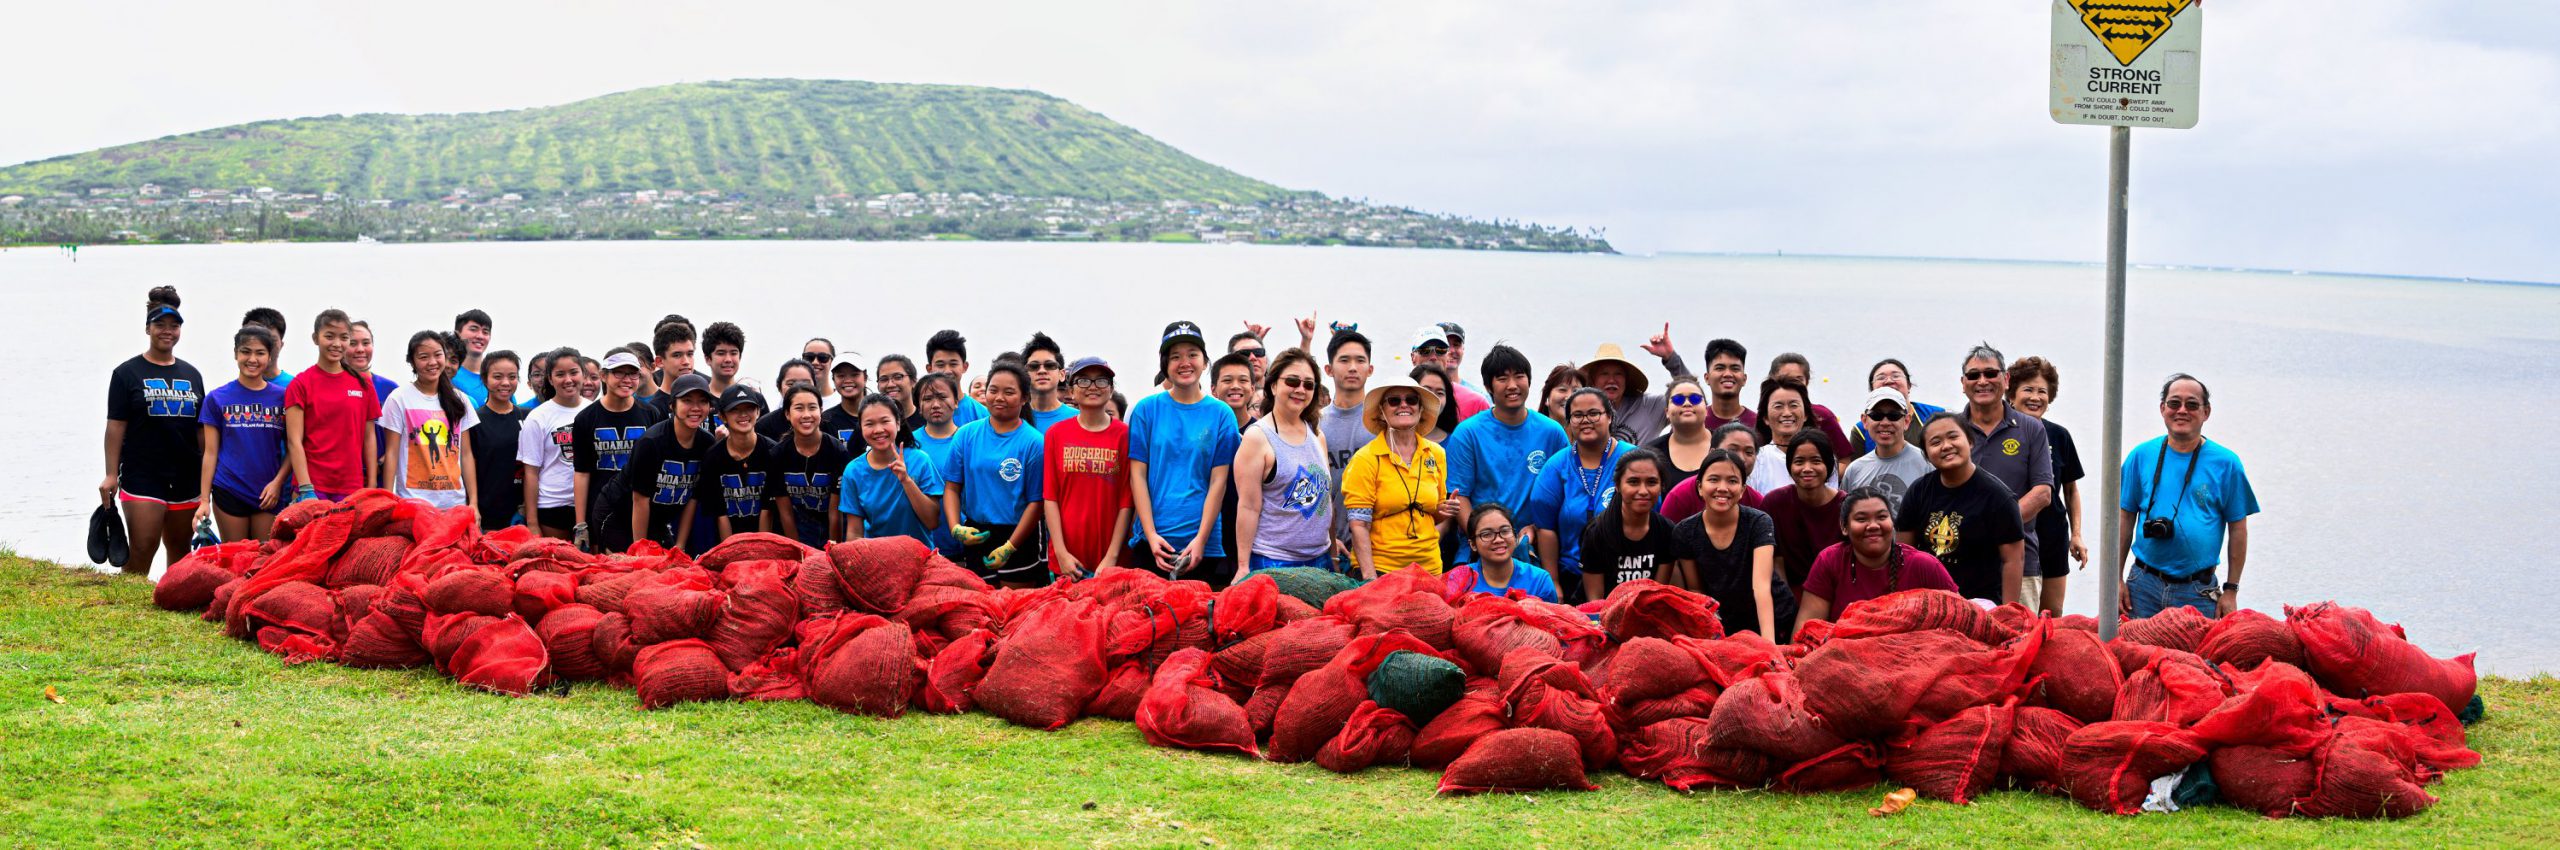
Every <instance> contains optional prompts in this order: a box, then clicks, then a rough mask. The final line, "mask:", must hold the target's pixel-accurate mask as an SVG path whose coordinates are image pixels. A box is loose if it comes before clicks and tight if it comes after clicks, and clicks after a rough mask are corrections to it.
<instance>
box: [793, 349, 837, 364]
mask: <svg viewBox="0 0 2560 850" xmlns="http://www.w3.org/2000/svg"><path fill="white" fill-rule="evenodd" d="M800 359H802V360H806V361H809V362H811V363H822V364H823V363H833V362H835V360H836V356H835V355H833V354H828V353H826V352H824V351H812V352H809V353H806V354H802V355H800Z"/></svg>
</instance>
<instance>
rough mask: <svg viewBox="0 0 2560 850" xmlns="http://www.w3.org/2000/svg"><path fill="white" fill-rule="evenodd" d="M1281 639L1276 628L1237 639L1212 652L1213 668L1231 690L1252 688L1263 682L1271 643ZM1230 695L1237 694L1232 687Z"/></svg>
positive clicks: (1210, 661) (1210, 658)
mask: <svg viewBox="0 0 2560 850" xmlns="http://www.w3.org/2000/svg"><path fill="white" fill-rule="evenodd" d="M1279 640H1280V632H1279V631H1277V630H1273V631H1268V632H1263V633H1261V634H1258V635H1254V636H1252V637H1249V638H1245V639H1244V640H1241V641H1237V642H1236V643H1235V644H1234V645H1232V646H1228V647H1225V648H1222V649H1219V650H1217V651H1216V652H1214V653H1211V655H1210V656H1209V668H1210V669H1211V670H1214V671H1216V672H1217V674H1218V679H1219V680H1220V681H1221V682H1222V683H1224V684H1225V685H1227V686H1228V687H1229V688H1230V689H1233V688H1238V687H1240V688H1242V689H1244V690H1247V691H1250V690H1252V689H1253V688H1254V686H1255V685H1258V684H1260V683H1261V682H1262V668H1263V661H1264V659H1265V657H1266V656H1267V655H1269V653H1270V652H1271V645H1272V644H1274V643H1278V642H1279ZM1344 642H1345V643H1348V642H1349V641H1348V640H1346V641H1344ZM1229 695H1230V696H1232V695H1233V693H1232V690H1231V692H1230V694H1229Z"/></svg>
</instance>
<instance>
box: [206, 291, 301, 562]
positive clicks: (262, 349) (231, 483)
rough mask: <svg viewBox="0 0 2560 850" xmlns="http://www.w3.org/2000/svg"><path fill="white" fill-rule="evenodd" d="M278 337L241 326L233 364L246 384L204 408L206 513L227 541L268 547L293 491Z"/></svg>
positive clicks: (234, 385) (215, 396)
mask: <svg viewBox="0 0 2560 850" xmlns="http://www.w3.org/2000/svg"><path fill="white" fill-rule="evenodd" d="M275 351H276V335H275V333H274V332H271V331H269V330H267V328H266V326H264V325H242V326H241V327H240V330H239V332H238V333H234V334H232V335H231V359H232V360H233V361H234V362H236V363H238V364H239V365H240V378H239V380H235V381H232V382H230V383H227V384H223V385H222V386H220V387H218V388H216V389H214V391H213V392H211V393H207V394H206V395H205V398H204V403H203V404H202V405H200V406H198V407H197V414H196V421H197V422H199V423H202V427H203V429H204V472H203V476H204V478H203V481H201V482H200V484H201V487H200V489H201V490H202V496H201V499H200V502H201V506H200V507H198V508H197V509H196V510H197V511H198V512H199V513H198V518H199V521H201V518H202V516H203V514H202V512H204V511H211V512H213V524H214V528H215V530H217V531H218V532H220V533H221V535H222V539H224V540H265V539H267V535H268V532H269V529H271V528H272V527H273V526H274V525H275V521H276V509H278V508H282V507H284V504H285V502H286V500H287V497H288V494H289V493H290V488H289V487H287V486H286V484H285V476H284V385H283V384H280V383H276V382H273V381H269V380H267V377H266V375H267V371H268V370H269V369H272V368H273V367H274V363H275Z"/></svg>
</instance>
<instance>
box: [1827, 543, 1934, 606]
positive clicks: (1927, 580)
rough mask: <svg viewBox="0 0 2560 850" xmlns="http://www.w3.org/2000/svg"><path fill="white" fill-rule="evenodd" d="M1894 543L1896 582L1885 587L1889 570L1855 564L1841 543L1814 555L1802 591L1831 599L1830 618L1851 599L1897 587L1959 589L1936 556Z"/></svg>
mask: <svg viewBox="0 0 2560 850" xmlns="http://www.w3.org/2000/svg"><path fill="white" fill-rule="evenodd" d="M1893 545H1894V547H1895V548H1897V549H1900V550H1902V575H1901V577H1900V579H1899V580H1898V581H1896V582H1895V586H1893V587H1887V586H1886V584H1885V583H1886V581H1887V579H1889V578H1891V577H1890V576H1888V575H1886V573H1888V572H1889V570H1870V569H1866V568H1863V567H1860V566H1858V565H1857V563H1856V562H1855V561H1854V560H1853V558H1854V556H1852V555H1850V554H1849V544H1847V543H1840V544H1835V545H1833V546H1832V547H1831V548H1829V549H1824V550H1822V554H1820V555H1816V556H1814V558H1813V573H1812V574H1811V575H1808V576H1805V579H1804V592H1805V594H1807V595H1810V596H1819V597H1822V598H1824V599H1828V600H1831V617H1830V618H1831V619H1832V620H1838V619H1840V614H1841V612H1843V611H1847V610H1849V604H1850V603H1853V602H1864V601H1867V600H1869V599H1874V598H1876V597H1878V596H1883V595H1885V594H1887V593H1892V592H1894V591H1897V590H1917V589H1920V588H1924V587H1926V588H1936V589H1938V590H1944V591H1948V592H1951V593H1953V592H1959V591H1957V590H1956V580H1955V579H1954V578H1953V577H1950V576H1948V575H1947V567H1946V565H1945V564H1941V563H1938V559H1937V558H1934V557H1931V556H1930V555H1929V553H1927V552H1923V551H1920V550H1918V549H1915V548H1912V547H1911V546H1910V545H1908V544H1904V543H1895V544H1893Z"/></svg>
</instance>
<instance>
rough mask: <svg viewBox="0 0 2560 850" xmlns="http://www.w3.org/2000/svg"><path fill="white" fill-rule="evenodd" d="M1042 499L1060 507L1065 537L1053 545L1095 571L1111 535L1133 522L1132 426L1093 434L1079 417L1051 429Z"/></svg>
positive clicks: (1045, 438) (1045, 447)
mask: <svg viewBox="0 0 2560 850" xmlns="http://www.w3.org/2000/svg"><path fill="white" fill-rule="evenodd" d="M1041 439H1042V440H1043V442H1042V449H1041V456H1042V461H1041V471H1040V472H1041V476H1042V478H1041V479H1040V498H1042V499H1045V500H1048V501H1052V502H1056V503H1058V524H1059V525H1060V526H1062V527H1063V529H1064V530H1065V532H1066V534H1065V539H1062V540H1052V541H1050V545H1051V546H1054V547H1056V548H1060V549H1064V550H1066V552H1067V553H1068V554H1070V555H1074V556H1075V558H1076V560H1077V561H1080V562H1082V563H1083V564H1084V568H1085V569H1087V570H1091V569H1093V568H1095V567H1096V566H1099V565H1100V564H1101V563H1102V559H1103V557H1104V556H1105V555H1108V554H1110V548H1111V534H1112V532H1114V531H1117V530H1119V529H1120V528H1121V527H1124V526H1126V525H1127V524H1128V523H1127V522H1126V521H1123V520H1121V519H1120V509H1121V508H1126V507H1130V506H1132V505H1133V504H1135V503H1134V502H1132V501H1131V500H1130V497H1129V426H1128V425H1127V424H1126V423H1121V422H1113V423H1111V425H1110V426H1109V427H1106V428H1104V429H1102V430H1100V431H1087V430H1085V428H1084V425H1082V424H1081V423H1078V422H1077V421H1076V420H1074V419H1069V420H1067V421H1064V422H1060V423H1058V424H1056V425H1051V426H1049V432H1048V433H1047V434H1045V435H1043V436H1042V438H1041Z"/></svg>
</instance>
